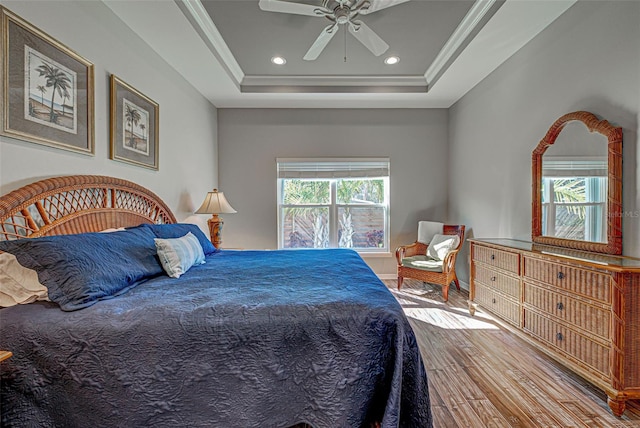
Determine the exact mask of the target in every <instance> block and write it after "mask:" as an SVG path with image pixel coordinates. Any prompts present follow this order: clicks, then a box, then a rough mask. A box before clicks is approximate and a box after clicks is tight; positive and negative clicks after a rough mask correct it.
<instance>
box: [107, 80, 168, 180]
mask: <svg viewBox="0 0 640 428" xmlns="http://www.w3.org/2000/svg"><path fill="white" fill-rule="evenodd" d="M110 100H111V159H114V160H118V161H122V162H128V163H132V164H135V165H138V166H142V167H145V168H151V169H155V170H157V169H158V121H159V116H160V112H159V109H160V107H159V106H158V104H157V103H156V102H154V101H153V100H151V99H150V98H149V97H147V96H145V95H143V94H142V93H141V92H140V91H138V90H136V89H135V88H133V87H132V86H131V85H128V84H127V83H125V82H123V81H122V80H121V79H119V78H118V77H116V76H115V75H113V74H112V75H111V97H110Z"/></svg>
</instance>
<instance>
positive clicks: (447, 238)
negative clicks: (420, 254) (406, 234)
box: [427, 234, 460, 260]
mask: <svg viewBox="0 0 640 428" xmlns="http://www.w3.org/2000/svg"><path fill="white" fill-rule="evenodd" d="M459 243H460V237H459V236H458V235H440V234H436V235H434V237H433V238H432V239H431V242H429V246H428V247H427V257H429V258H431V259H433V260H444V258H445V257H446V256H447V254H449V252H450V251H452V250H455V249H456V248H457V247H458V244H459Z"/></svg>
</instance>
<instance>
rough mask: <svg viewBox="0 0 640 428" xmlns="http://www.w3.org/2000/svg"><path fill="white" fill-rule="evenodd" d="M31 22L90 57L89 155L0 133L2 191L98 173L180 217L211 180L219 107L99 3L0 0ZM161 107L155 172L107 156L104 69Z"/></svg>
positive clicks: (198, 199) (190, 209) (214, 176)
mask: <svg viewBox="0 0 640 428" xmlns="http://www.w3.org/2000/svg"><path fill="white" fill-rule="evenodd" d="M0 3H1V4H2V5H3V6H6V7H7V8H8V9H10V10H12V11H13V12H15V13H16V14H18V15H19V16H21V17H22V18H24V19H25V20H27V21H29V22H30V23H31V24H33V25H35V26H36V27H38V28H40V29H41V30H43V31H45V32H47V33H48V34H49V35H51V36H52V37H54V38H56V39H58V40H59V41H60V42H61V43H63V44H65V45H67V46H68V47H70V48H71V49H73V50H75V51H76V52H77V53H78V54H80V55H82V56H83V57H84V58H86V59H88V60H89V61H91V62H93V64H94V67H95V141H96V144H95V146H96V150H95V156H86V155H81V154H77V153H73V152H69V151H64V150H59V149H53V148H49V147H45V146H42V145H37V144H33V143H27V142H24V141H18V140H14V139H10V138H5V137H0V194H4V193H7V192H9V191H11V190H13V189H16V188H18V187H20V186H22V185H24V184H27V183H30V182H32V181H35V180H37V179H39V178H45V177H51V176H57V175H69V174H101V175H111V176H115V177H118V178H124V179H128V180H131V181H134V182H136V183H139V184H141V185H143V186H145V187H148V188H149V189H151V190H153V191H154V192H155V193H157V194H158V195H159V196H160V197H161V198H163V199H164V200H165V201H166V202H167V203H168V204H169V206H170V207H171V208H172V210H173V211H174V213H175V214H176V216H177V217H178V219H184V218H185V217H186V216H188V215H189V214H191V213H192V212H193V210H194V206H195V208H197V207H198V206H199V204H200V203H201V202H202V200H203V199H204V196H205V194H206V192H207V191H208V190H210V189H211V188H212V187H214V186H215V185H216V183H217V177H218V171H217V118H216V115H217V112H216V109H215V107H214V106H212V105H211V104H210V103H209V102H208V101H207V100H206V99H205V98H204V97H203V96H202V95H200V94H199V93H198V92H196V90H195V89H194V88H193V87H192V86H191V85H189V84H188V83H187V82H186V81H185V80H184V79H183V78H182V77H181V76H180V75H179V74H178V73H177V72H176V71H175V70H174V69H173V68H171V67H170V66H169V65H168V64H167V63H166V62H165V61H164V60H163V59H161V58H160V57H159V56H158V55H157V54H156V53H155V52H154V51H153V50H152V49H151V48H150V47H149V46H148V45H146V44H145V43H144V42H142V41H141V40H140V39H139V38H138V36H136V35H135V33H133V32H132V31H131V30H130V29H129V28H128V27H126V26H125V25H124V23H123V22H122V21H120V20H119V19H118V17H116V16H115V15H114V14H113V12H111V10H110V9H109V8H107V7H106V6H105V5H104V4H103V3H102V2H98V1H90V2H87V1H77V2H76V1H42V2H37V1H28V2H27V1H20V2H15V1H2V2H0ZM111 73H113V74H115V75H117V76H118V77H120V78H121V79H122V80H124V81H125V82H127V83H129V84H130V85H132V86H133V87H135V88H136V89H138V90H139V91H140V92H142V93H143V94H145V95H147V96H148V97H149V98H151V99H153V100H154V101H156V102H157V103H159V105H160V132H159V136H160V150H159V155H160V160H159V164H160V170H159V171H153V170H149V169H146V168H140V167H136V166H133V165H129V164H124V163H121V162H116V161H112V160H109V75H110V74H111Z"/></svg>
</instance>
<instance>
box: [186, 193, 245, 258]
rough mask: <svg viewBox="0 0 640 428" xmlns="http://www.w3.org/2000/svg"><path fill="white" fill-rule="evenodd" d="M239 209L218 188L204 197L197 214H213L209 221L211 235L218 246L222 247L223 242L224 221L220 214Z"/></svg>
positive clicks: (215, 245)
mask: <svg viewBox="0 0 640 428" xmlns="http://www.w3.org/2000/svg"><path fill="white" fill-rule="evenodd" d="M236 212H237V211H236V210H234V209H233V207H232V206H231V205H229V202H227V199H226V198H225V197H224V193H222V192H218V189H213V192H209V193H207V196H206V197H205V198H204V202H203V203H202V205H201V206H200V208H198V210H197V211H196V214H213V215H212V216H211V218H210V219H209V220H208V221H207V224H208V225H209V235H210V236H211V242H212V243H213V246H214V247H216V248H220V245H221V244H222V225H223V224H224V221H223V220H222V218H220V217H218V214H231V213H236Z"/></svg>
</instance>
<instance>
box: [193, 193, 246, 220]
mask: <svg viewBox="0 0 640 428" xmlns="http://www.w3.org/2000/svg"><path fill="white" fill-rule="evenodd" d="M235 212H237V211H236V210H234V209H233V207H232V206H231V205H229V202H227V198H225V197H224V193H223V192H218V189H213V192H209V193H207V196H206V197H205V198H204V202H203V203H202V205H201V206H200V208H198V210H197V211H196V214H231V213H235Z"/></svg>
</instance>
